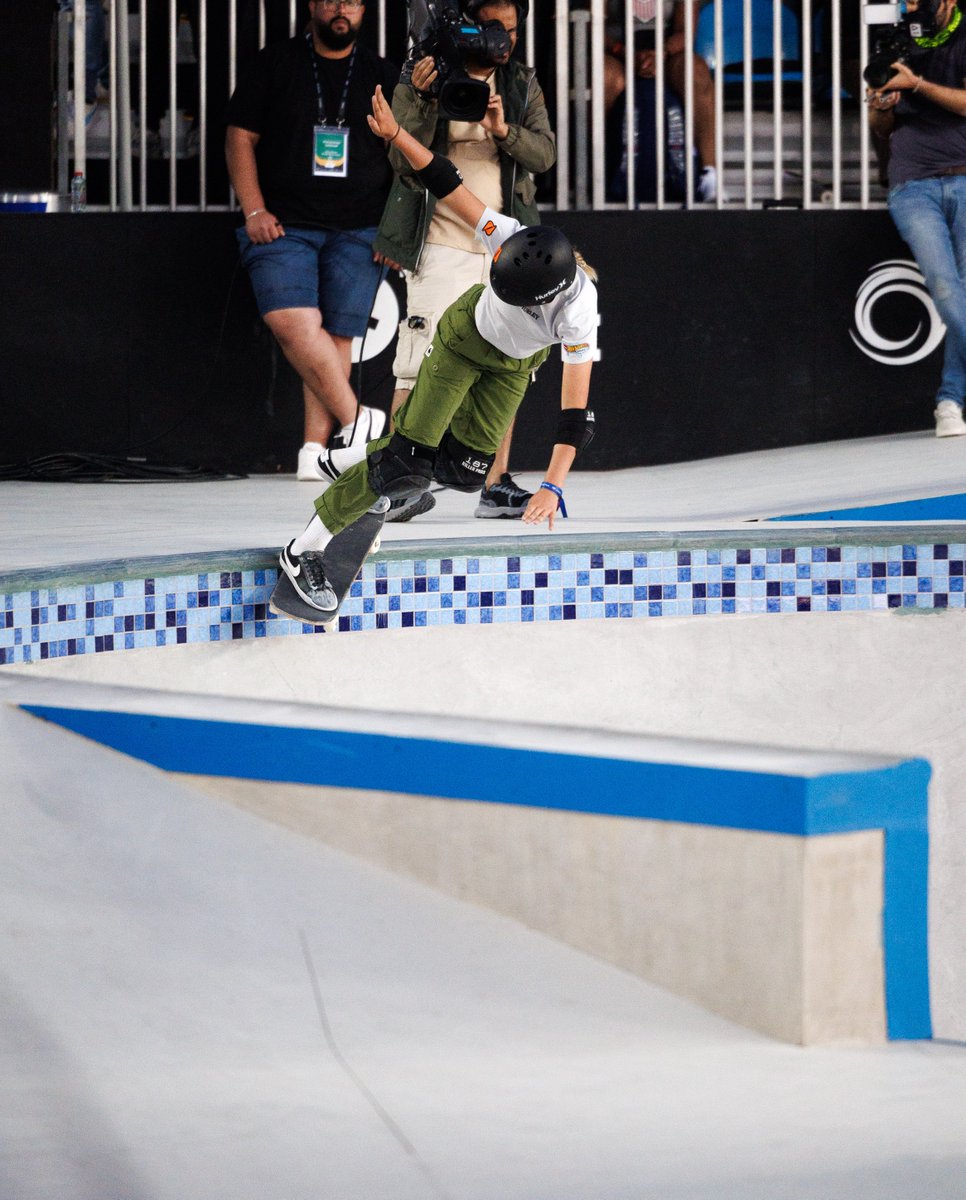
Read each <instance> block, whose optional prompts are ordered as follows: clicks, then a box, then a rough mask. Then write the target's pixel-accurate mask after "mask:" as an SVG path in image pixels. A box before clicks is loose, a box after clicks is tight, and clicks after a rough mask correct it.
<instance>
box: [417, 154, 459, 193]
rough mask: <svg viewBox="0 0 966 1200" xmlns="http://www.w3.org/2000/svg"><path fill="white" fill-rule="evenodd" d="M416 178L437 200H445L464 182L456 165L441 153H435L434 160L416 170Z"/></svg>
mask: <svg viewBox="0 0 966 1200" xmlns="http://www.w3.org/2000/svg"><path fill="white" fill-rule="evenodd" d="M416 178H417V179H419V180H420V181H421V182H422V184H423V186H424V187H425V189H426V191H427V192H429V194H430V195H431V196H435V197H436V199H437V200H445V199H446V197H447V196H448V195H449V194H450V192H455V191H456V189H457V188H458V187H459V185H460V184H461V183H462V182H463V176H462V175H461V174H460V173H459V171H458V170H457V169H456V167H455V166H454V165H453V164H452V163H451V162H450V161H449V159H448V158H443V156H442V155H441V154H434V155H433V161H432V162H431V163H429V165H428V166H425V167H423V168H422V170H420V171H417V172H416Z"/></svg>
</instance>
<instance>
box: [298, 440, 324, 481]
mask: <svg viewBox="0 0 966 1200" xmlns="http://www.w3.org/2000/svg"><path fill="white" fill-rule="evenodd" d="M323 449H324V447H323V445H322V443H321V442H306V443H305V445H304V446H303V447H302V449H301V450H300V451H299V465H298V470H297V472H296V475H295V478H296V479H300V480H303V481H304V480H306V479H325V476H324V475H323V474H322V472H321V471H320V470H319V455H320V454H321V453H322V451H323Z"/></svg>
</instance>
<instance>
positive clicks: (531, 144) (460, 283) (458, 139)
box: [376, 0, 556, 521]
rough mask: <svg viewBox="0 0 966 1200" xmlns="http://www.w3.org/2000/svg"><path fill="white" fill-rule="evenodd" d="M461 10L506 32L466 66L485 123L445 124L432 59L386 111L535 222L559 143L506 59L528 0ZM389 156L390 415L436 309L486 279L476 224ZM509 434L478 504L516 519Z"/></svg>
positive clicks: (485, 512) (480, 190) (417, 505)
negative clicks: (481, 95)
mask: <svg viewBox="0 0 966 1200" xmlns="http://www.w3.org/2000/svg"><path fill="white" fill-rule="evenodd" d="M465 11H466V15H467V16H469V17H471V18H472V19H473V20H475V21H478V22H484V21H499V22H500V24H501V25H503V27H504V29H505V30H506V31H507V33H508V34H509V35H510V51H509V53H508V54H507V55H506V56H504V57H503V58H502V60H501V61H499V62H479V61H475V60H472V59H471V60H470V61H468V62H467V63H466V64H465V66H466V69H467V71H468V73H469V74H470V75H471V76H473V77H475V78H477V79H483V80H486V81H487V82H488V83H489V86H490V101H489V107H488V108H487V111H486V115H485V116H484V117H483V119H482V121H479V122H475V121H474V122H465V121H451V120H447V119H446V118H445V117H443V116H442V115H441V114H440V112H439V104H438V102H437V101H436V100H435V99H434V98H432V97H431V96H429V95H427V94H426V89H427V88H429V87H430V85H431V84H432V82H433V80H434V79H435V77H436V71H435V63H434V61H433V59H432V58H426V59H423V60H422V61H420V62H417V63H415V64H414V66H413V71H412V82H411V83H402V82H401V83H400V84H399V85H398V86H397V88H396V90H395V93H394V94H393V99H392V111H393V115H394V116H395V118H396V120H397V121H398V122H399V124H400V126H401V127H402V128H403V129H404V130H406V131H407V132H408V133H410V134H412V136H413V137H415V138H416V140H417V141H418V142H420V143H421V144H422V145H423V146H425V147H427V148H428V149H430V150H432V151H434V152H435V153H437V154H441V155H443V156H445V157H446V158H448V159H449V160H450V161H451V162H453V163H454V164H455V165H456V166H457V167H458V168H459V170H460V172H461V174H462V176H463V178H464V179H465V180H466V184H467V187H468V188H469V189H470V190H471V191H472V192H473V193H474V194H475V195H477V196H479V197H480V198H481V199H482V201H483V202H484V203H485V204H486V205H487V206H488V207H490V208H491V209H493V210H494V211H495V212H500V213H505V214H507V215H508V216H511V217H514V218H515V219H516V220H517V221H519V222H520V223H521V224H523V225H532V224H536V223H537V222H538V220H539V216H538V213H537V208H536V203H535V195H536V185H535V183H534V179H533V177H534V175H536V174H539V173H540V172H542V171H547V170H549V169H550V167H552V166H553V164H554V161H555V160H556V143H555V139H554V135H553V133H552V132H551V129H550V119H549V117H548V115H547V106H546V103H545V101H544V96H543V92H542V90H541V88H540V85H539V84H538V82H537V79H536V74H535V72H534V71H533V70H532V69H531V68H529V67H526V66H524V65H523V64H522V63H520V62H518V61H516V60H515V59H514V58H512V57H511V55H512V54H513V51H514V50H515V48H516V45H517V37H518V23H519V22H520V21H521V20H522V19H523V18H524V17H525V16H526V12H527V4H526V3H525V0H524V2H521V3H520V4H515V3H513V2H512V0H488V2H484V3H480V2H478V0H477V2H471V3H469V4H467V5H466V6H465ZM390 160H391V162H392V165H393V168H394V169H395V171H396V172H397V178H396V180H395V183H394V184H393V188H392V193H391V195H390V198H389V202H388V204H387V206H386V212H385V215H384V217H383V219H382V223H381V225H380V227H379V236H378V238H377V240H376V247H377V249H379V250H381V251H382V252H383V254H385V255H386V257H387V258H389V259H392V260H395V261H397V262H398V263H400V265H401V266H402V267H403V268H405V271H406V286H407V311H408V316H407V318H406V320H404V321H403V322H402V323H401V324H400V327H399V342H398V346H397V351H396V360H395V363H394V366H393V369H394V372H395V375H396V393H395V396H394V397H393V411H394V412H395V410H396V409H397V408H398V407H399V406H400V405H401V404H402V403H403V402H404V401H405V400H406V398H407V397H408V395H409V392H410V390H411V388H412V387H413V384H414V383H415V380H416V375H417V373H418V371H419V365H420V363H421V362H422V359H423V357H424V355H425V353H426V350H427V349H428V347H429V346H430V344H431V343H432V340H433V335H434V333H435V331H436V325H437V322H438V321H439V318H440V316H441V315H442V314H443V312H444V311H445V310H446V309H447V308H448V307H449V305H450V304H452V303H453V301H455V300H456V299H457V298H458V297H459V296H461V295H462V294H463V292H465V291H466V289H467V288H469V287H472V286H474V285H477V284H481V283H485V282H486V281H487V279H488V278H489V266H490V256H489V252H488V250H487V247H486V245H485V244H484V243H482V242H480V241H479V240H478V239H477V237H476V231H475V229H474V227H473V225H471V224H469V223H468V222H467V221H465V220H464V219H463V218H462V217H461V216H460V215H459V214H457V213H456V212H455V211H453V209H452V208H451V207H444V208H442V209H440V208H438V207H437V203H436V201H435V200H434V199H433V197H432V196H431V195H430V194H429V193H428V192H427V191H426V189H425V187H424V186H423V185H422V183H421V182H420V181H419V179H418V178H417V176H416V173H415V172H414V171H413V169H412V167H411V166H410V164H409V163H408V161H407V160H406V158H405V157H404V156H403V155H402V154H401V153H400V152H399V151H398V150H397V149H396V148H395V146H394V145H391V146H390ZM512 433H513V427H512V424H511V426H510V428H509V429H508V431H507V434H506V437H505V438H504V440H503V443H502V445H501V446H500V448H499V450H498V452H497V455H496V458H495V459H494V461H493V465H492V467H491V469H490V471H489V474H488V475H487V477H486V481H485V485H484V488H483V491H482V494H481V496H480V501H479V504H478V505H477V508H476V516H478V517H520V516H522V514H523V512H524V511H525V509H526V507H527V505H528V503H529V501H530V495H531V494H530V493H529V492H527V491H525V490H524V489H523V488H520V487H518V486H517V485H516V484H515V483H514V481H513V479H512V478H511V477H510V475H509V473H508V472H509V456H510V442H511V438H512ZM434 503H435V501H434V500H433V497H432V496H431V495H430V494H429V493H428V492H424V493H422V494H421V495H420V496H416V497H414V498H412V500H410V501H402V502H397V503H396V504H395V505H394V507H393V509H392V510H391V511H390V514H389V520H397V521H398V520H409V519H410V518H411V517H412V516H415V515H416V513H417V512H426V511H428V509H430V508H432V507H433V504H434Z"/></svg>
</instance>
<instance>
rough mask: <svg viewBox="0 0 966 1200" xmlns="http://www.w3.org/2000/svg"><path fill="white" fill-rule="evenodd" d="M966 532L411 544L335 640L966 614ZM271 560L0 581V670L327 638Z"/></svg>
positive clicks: (177, 562) (259, 556)
mask: <svg viewBox="0 0 966 1200" xmlns="http://www.w3.org/2000/svg"><path fill="white" fill-rule="evenodd" d="M964 572H966V525H962V524H955V525H917V526H908V525H904V526H896V527H888V528H885V527H875V528H874V529H870V528H868V527H862V528H850V529H843V528H838V529H835V530H830V529H827V528H826V529H803V528H801V527H797V528H796V529H795V530H791V529H779V528H776V527H775V526H769V527H768V528H767V529H765V528H764V527H758V528H757V529H755V530H750V531H748V532H745V531H744V530H740V531H737V532H735V531H731V530H729V531H726V532H719V533H714V532H710V533H704V532H701V533H674V534H663V533H640V534H606V535H602V536H600V537H598V538H595V539H593V540H591V539H589V538H583V539H574V540H568V539H567V538H566V537H552V536H546V537H539V536H537V537H534V536H529V537H520V538H517V539H508V540H506V541H478V542H468V541H453V540H441V541H437V542H420V543H414V542H401V543H397V544H396V545H395V546H388V547H386V546H384V547H383V549H382V550H381V551H379V552H378V553H377V554H375V555H373V556H372V557H371V558H370V559H369V560H368V561H367V562H366V564H365V566H364V567H363V570H362V572H361V574H360V576H359V578H358V579H357V580H356V582H355V583H354V584H353V586H352V590H351V594H350V596H349V598H348V599H347V600H346V603H345V605H344V607H343V610H342V612H341V614H340V616H339V618H338V622H337V628H336V629H333V631H332V632H338V633H350V632H355V631H360V630H378V629H405V628H421V627H433V626H440V625H486V624H500V623H507V622H524V623H526V622H534V621H579V620H585V619H588V618H606V619H618V620H622V619H635V618H642V617H643V618H651V617H691V616H694V617H698V616H705V615H712V614H720V615H723V614H732V613H734V614H737V613H760V614H763V615H767V614H771V613H802V612H829V613H833V612H870V611H876V610H888V609H899V608H928V609H943V608H963V607H964V606H966V595H964V578H966V575H964ZM277 577H278V568H277V565H276V558H275V552H274V551H271V550H250V551H227V552H223V553H212V554H207V555H195V556H192V557H185V556H176V555H171V556H165V557H161V558H153V559H143V560H116V561H109V562H101V563H90V564H79V565H77V566H72V567H67V568H59V569H49V570H37V571H31V572H25V571H21V572H17V573H15V574H9V575H6V576H2V575H0V665H4V664H13V663H30V662H37V661H40V660H43V659H48V658H61V657H64V656H69V655H75V654H100V653H103V652H108V651H116V650H134V649H143V648H146V647H161V646H175V645H184V644H186V643H196V642H219V641H231V640H236V639H239V638H261V637H279V636H291V635H293V634H312V633H321V632H324V631H323V630H322V629H321V627H317V626H311V625H303V624H301V623H299V622H297V621H290V620H284V619H279V618H277V617H276V616H275V615H274V614H273V613H271V612H269V609H268V598H269V596H270V595H271V592H272V588H273V587H274V585H275V581H276V579H277Z"/></svg>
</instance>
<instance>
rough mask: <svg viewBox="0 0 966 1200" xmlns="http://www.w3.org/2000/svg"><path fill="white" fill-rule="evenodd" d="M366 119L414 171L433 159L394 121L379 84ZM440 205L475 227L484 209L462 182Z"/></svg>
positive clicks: (419, 143)
mask: <svg viewBox="0 0 966 1200" xmlns="http://www.w3.org/2000/svg"><path fill="white" fill-rule="evenodd" d="M368 120H369V128H370V129H371V130H372V132H373V133H375V134H377V135H378V136H379V137H381V138H385V139H386V141H387V142H390V143H391V144H392V146H393V147H394V148H395V149H396V150H398V151H399V152H400V153H401V154H402V155H403V156H404V157H405V158H406V160H407V161H408V163H409V165H410V166H411V167H412V168H413V170H414V171H421V170H422V169H423V167H428V166H429V164H430V163H431V162H432V161H433V158H434V157H435V155H434V154H433V152H432V150H430V149H428V148H427V147H426V146H424V145H423V144H422V142H417V141H416V139H415V138H414V137H413V136H412V134H410V133H407V132H406V130H405V129H403V127H402V126H401V125H400V124H399V123H398V122H397V120H396V118H395V117H394V116H393V114H392V109H391V108H390V107H389V105H388V104H387V103H386V98H385V96H383V94H382V88H381V87H380V86H379V85H378V84H377V85H376V91H375V95H374V96H373V97H372V115H371V116H370V117H369V118H368ZM440 204H448V205H449V207H450V208H451V209H452V210H453V212H455V213H456V215H457V216H458V217H460V218H461V219H462V220H464V221H465V222H466V223H467V225H469V227H470V228H471V229H475V228H476V227H477V225H478V224H479V222H480V217H482V216H483V213H484V211H485V205H484V204H483V201H482V200H480V199H479V198H478V197H477V196H475V195H474V194H473V192H471V191H470V189H469V188H468V187H466V186H465V185H464V184H462V183H461V184H460V185H459V187H458V188H456V190H455V191H452V192H450V194H449V195H448V196H447V197H446V198H445V200H440Z"/></svg>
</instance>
